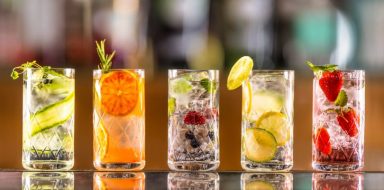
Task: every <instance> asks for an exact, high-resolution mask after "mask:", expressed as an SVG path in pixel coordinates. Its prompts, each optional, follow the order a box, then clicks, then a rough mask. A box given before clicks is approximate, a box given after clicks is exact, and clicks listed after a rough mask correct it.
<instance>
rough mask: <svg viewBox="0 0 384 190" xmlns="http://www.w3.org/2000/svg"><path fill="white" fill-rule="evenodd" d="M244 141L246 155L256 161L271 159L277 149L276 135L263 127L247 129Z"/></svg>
mask: <svg viewBox="0 0 384 190" xmlns="http://www.w3.org/2000/svg"><path fill="white" fill-rule="evenodd" d="M244 143H245V144H244V148H245V156H246V157H247V159H249V160H252V161H254V162H267V161H269V160H271V159H272V158H273V157H274V156H275V153H276V150H277V142H276V139H275V137H273V135H272V134H271V133H270V132H268V131H266V130H264V129H261V128H248V129H246V132H245V139H244Z"/></svg>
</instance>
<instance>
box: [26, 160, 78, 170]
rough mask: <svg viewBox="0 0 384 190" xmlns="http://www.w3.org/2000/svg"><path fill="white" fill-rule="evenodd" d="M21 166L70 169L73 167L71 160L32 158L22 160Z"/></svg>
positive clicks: (41, 168) (32, 168)
mask: <svg viewBox="0 0 384 190" xmlns="http://www.w3.org/2000/svg"><path fill="white" fill-rule="evenodd" d="M23 167H24V168H25V169H27V170H70V169H72V167H73V160H72V161H49V160H33V161H27V162H26V161H23Z"/></svg>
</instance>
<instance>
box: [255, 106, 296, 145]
mask: <svg viewBox="0 0 384 190" xmlns="http://www.w3.org/2000/svg"><path fill="white" fill-rule="evenodd" d="M255 127H258V128H261V129H265V130H267V131H268V132H270V133H272V135H273V136H274V137H275V139H276V141H277V144H278V145H279V146H284V145H285V143H287V142H288V140H289V137H290V130H289V125H288V123H287V116H286V115H285V114H283V113H280V112H266V113H264V114H263V115H261V116H260V118H259V119H258V120H257V121H256V123H255Z"/></svg>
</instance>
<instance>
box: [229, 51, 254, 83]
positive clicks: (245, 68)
mask: <svg viewBox="0 0 384 190" xmlns="http://www.w3.org/2000/svg"><path fill="white" fill-rule="evenodd" d="M252 68H253V60H252V58H251V57H249V56H244V57H241V58H240V59H239V60H237V61H236V63H235V64H234V65H233V66H232V68H231V71H230V72H229V75H228V80H227V88H228V90H234V89H236V88H238V87H240V86H241V84H242V83H243V81H245V80H246V79H247V78H248V76H249V74H250V73H251V71H252Z"/></svg>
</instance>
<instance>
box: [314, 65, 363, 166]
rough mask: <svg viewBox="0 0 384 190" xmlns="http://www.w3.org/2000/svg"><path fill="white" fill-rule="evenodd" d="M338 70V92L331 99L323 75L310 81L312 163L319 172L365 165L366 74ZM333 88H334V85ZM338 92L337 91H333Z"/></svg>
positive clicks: (356, 71) (358, 71)
mask: <svg viewBox="0 0 384 190" xmlns="http://www.w3.org/2000/svg"><path fill="white" fill-rule="evenodd" d="M335 72H338V73H339V74H338V76H339V77H338V80H337V81H338V83H340V90H339V91H340V92H338V97H337V99H336V100H334V101H330V100H329V99H330V95H329V94H331V93H332V91H330V90H328V91H324V90H323V89H322V88H324V87H321V85H320V84H321V83H324V81H322V80H324V78H325V77H324V76H322V75H315V78H314V80H313V113H312V114H313V121H312V122H313V141H312V166H313V168H314V169H316V170H322V171H355V170H361V169H362V167H363V164H364V157H363V155H364V127H365V73H364V71H360V70H355V71H335ZM334 89H336V88H334ZM336 95H337V94H336Z"/></svg>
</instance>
